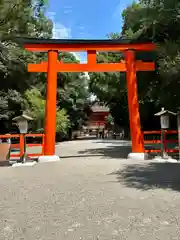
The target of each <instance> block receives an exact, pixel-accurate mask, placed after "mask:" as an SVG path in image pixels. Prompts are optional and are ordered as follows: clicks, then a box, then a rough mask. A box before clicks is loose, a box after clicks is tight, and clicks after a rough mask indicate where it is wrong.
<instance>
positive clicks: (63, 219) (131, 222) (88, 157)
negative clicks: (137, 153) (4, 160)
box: [0, 141, 180, 240]
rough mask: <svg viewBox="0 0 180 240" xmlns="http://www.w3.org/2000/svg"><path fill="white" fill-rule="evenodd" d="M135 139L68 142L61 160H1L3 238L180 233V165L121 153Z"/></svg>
mask: <svg viewBox="0 0 180 240" xmlns="http://www.w3.org/2000/svg"><path fill="white" fill-rule="evenodd" d="M122 145H123V146H124V147H123V148H122ZM128 145H129V143H128V142H121V141H112V142H110V141H109V142H108V141H106V142H104V143H102V142H100V141H77V142H70V143H61V144H60V145H58V146H57V148H56V151H57V154H59V155H60V156H61V161H60V162H58V163H57V162H56V163H44V164H37V165H35V166H33V167H20V168H6V167H4V168H0V190H1V192H0V193H1V194H0V197H1V202H0V240H11V239H16V240H23V239H26V240H40V239H41V240H64V239H67V240H79V239H84V240H88V239H92V240H111V239H117V240H120V239H123V240H124V239H131V240H136V239H138V240H144V239H145V240H154V239H162V240H170V239H173V240H175V239H178V240H179V239H180V227H179V226H180V192H179V191H180V180H179V179H180V170H179V168H180V167H179V165H178V164H160V163H153V162H152V161H151V162H150V161H148V162H137V161H136V162H134V161H132V160H131V161H129V160H126V159H124V158H120V157H118V156H123V155H124V154H125V153H126V152H127V151H128V149H129V146H128ZM122 149H124V152H125V153H122Z"/></svg>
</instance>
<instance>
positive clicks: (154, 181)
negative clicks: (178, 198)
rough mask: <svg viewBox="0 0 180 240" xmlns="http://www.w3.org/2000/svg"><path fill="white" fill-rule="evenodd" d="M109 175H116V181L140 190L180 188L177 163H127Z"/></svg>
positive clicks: (179, 165)
mask: <svg viewBox="0 0 180 240" xmlns="http://www.w3.org/2000/svg"><path fill="white" fill-rule="evenodd" d="M110 175H116V176H117V180H118V182H121V183H123V184H124V185H126V186H127V187H132V188H137V189H141V190H149V189H153V188H163V189H166V188H170V189H172V190H176V191H179V190H180V164H179V163H149V164H145V165H142V164H141V165H140V164H136V165H127V166H125V167H124V169H122V170H120V171H117V172H114V173H111V174H110Z"/></svg>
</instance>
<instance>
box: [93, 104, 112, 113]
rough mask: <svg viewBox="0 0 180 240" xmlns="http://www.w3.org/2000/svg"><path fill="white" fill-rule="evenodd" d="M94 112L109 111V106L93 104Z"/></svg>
mask: <svg viewBox="0 0 180 240" xmlns="http://www.w3.org/2000/svg"><path fill="white" fill-rule="evenodd" d="M91 110H92V112H109V108H108V107H106V106H100V105H93V106H92V107H91Z"/></svg>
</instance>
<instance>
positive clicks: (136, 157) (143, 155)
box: [127, 153, 147, 160]
mask: <svg viewBox="0 0 180 240" xmlns="http://www.w3.org/2000/svg"><path fill="white" fill-rule="evenodd" d="M127 158H128V159H132V160H145V159H147V154H146V153H129V154H128V157H127Z"/></svg>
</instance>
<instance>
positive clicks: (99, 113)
mask: <svg viewBox="0 0 180 240" xmlns="http://www.w3.org/2000/svg"><path fill="white" fill-rule="evenodd" d="M108 115H109V108H108V107H105V106H104V105H102V104H94V105H92V107H91V114H90V117H89V120H88V122H87V129H88V130H96V129H98V128H106V125H107V120H106V117H107V116H108Z"/></svg>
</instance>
